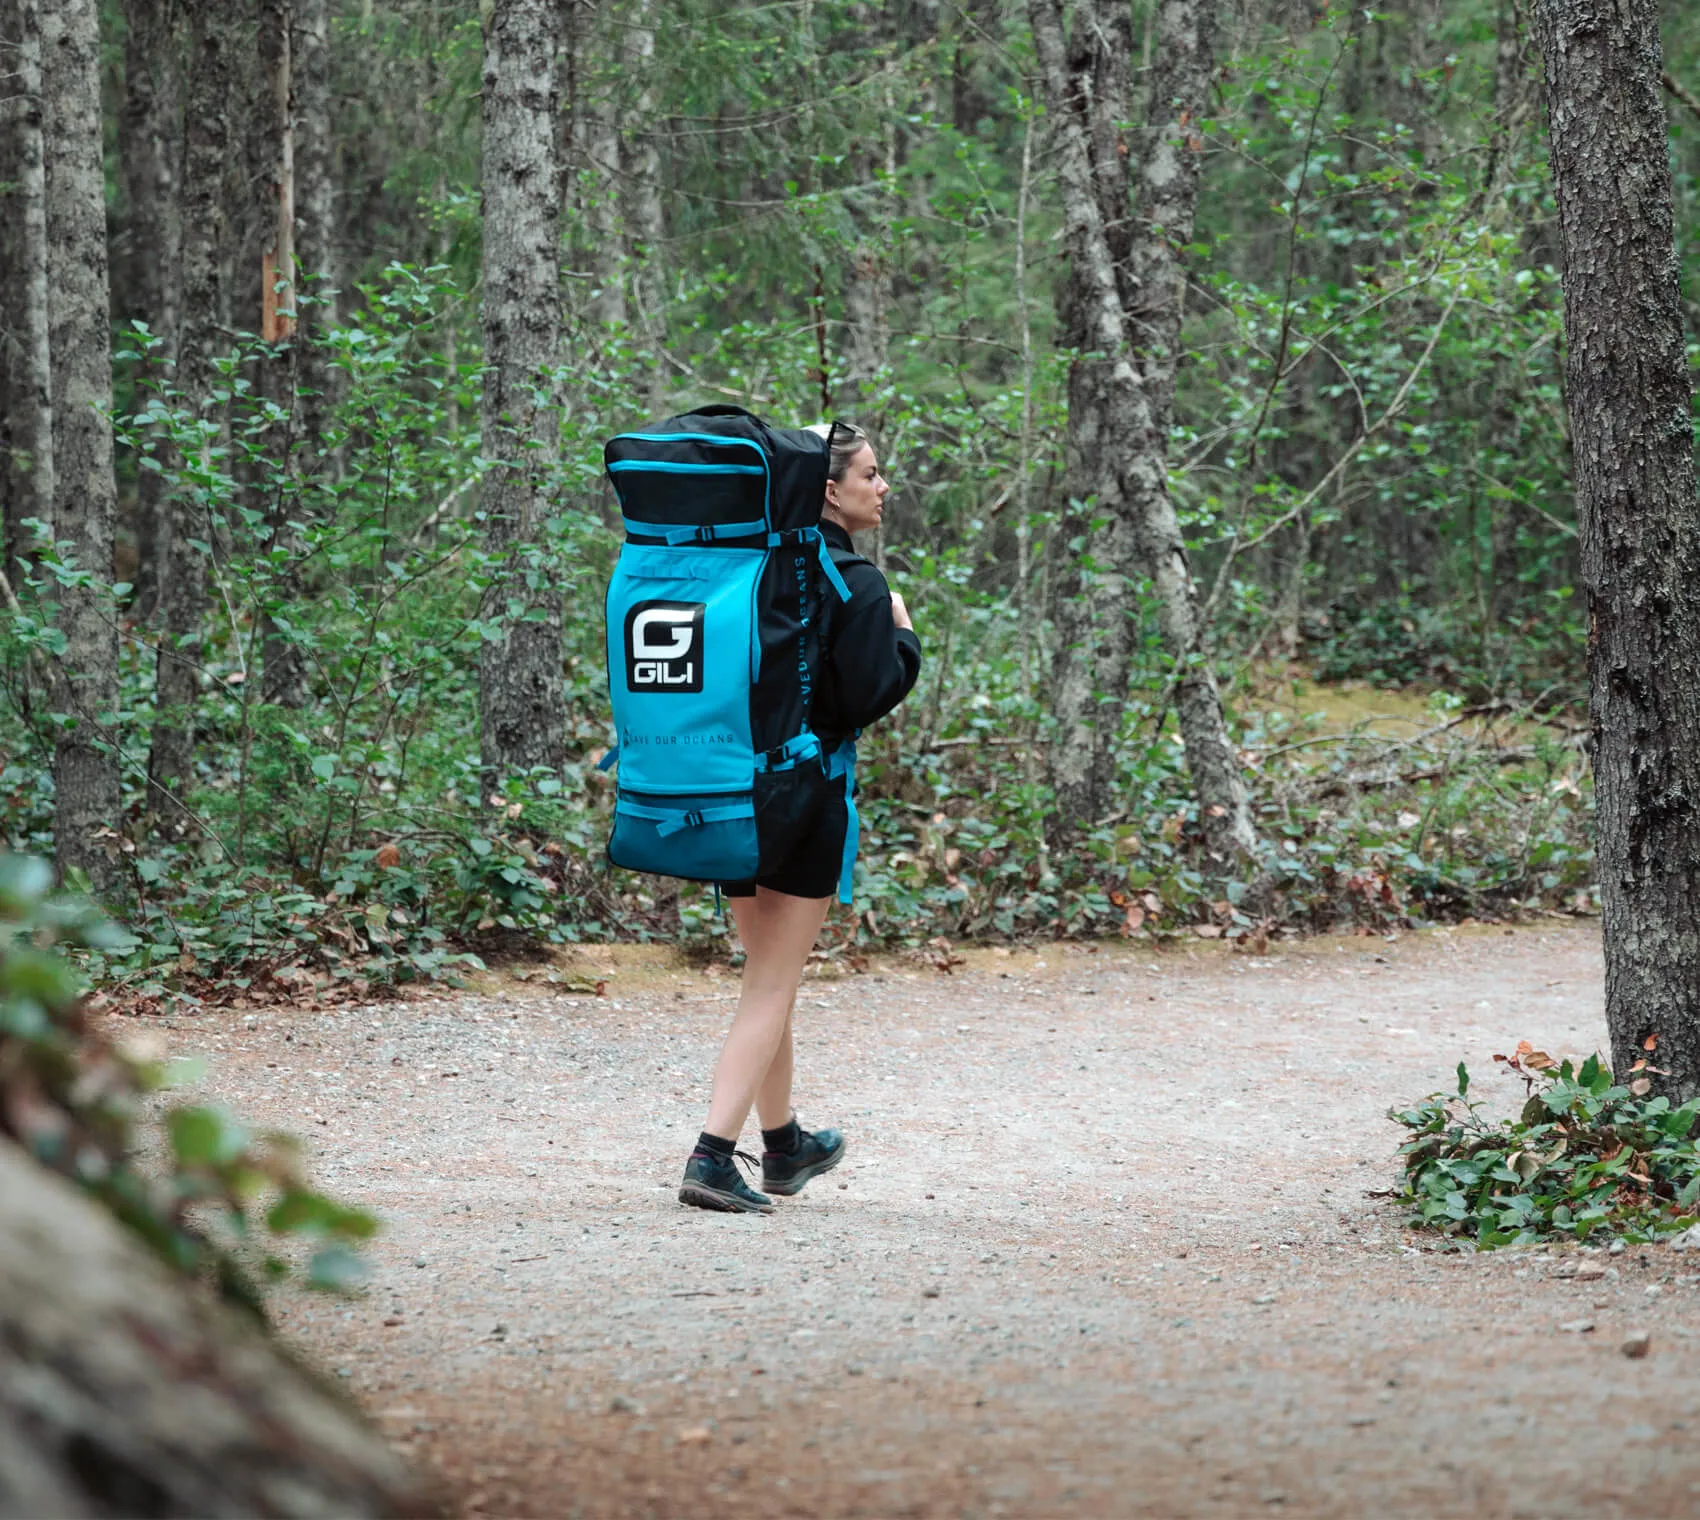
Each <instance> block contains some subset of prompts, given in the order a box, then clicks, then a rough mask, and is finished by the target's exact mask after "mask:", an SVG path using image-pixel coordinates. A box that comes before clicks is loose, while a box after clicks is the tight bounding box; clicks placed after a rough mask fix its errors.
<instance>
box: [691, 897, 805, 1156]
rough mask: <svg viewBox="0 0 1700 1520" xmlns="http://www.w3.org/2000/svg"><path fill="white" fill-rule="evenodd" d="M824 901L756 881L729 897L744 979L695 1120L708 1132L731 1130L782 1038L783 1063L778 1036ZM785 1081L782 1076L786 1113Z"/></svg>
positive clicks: (732, 1136)
mask: <svg viewBox="0 0 1700 1520" xmlns="http://www.w3.org/2000/svg"><path fill="white" fill-rule="evenodd" d="M830 902H831V899H830V898H826V897H821V898H808V897H788V896H786V895H785V893H783V892H770V891H768V890H767V888H765V887H757V888H756V895H755V896H754V897H734V898H733V899H732V917H733V919H734V920H735V921H736V923H737V925H738V938H739V939H741V940H742V941H743V943H744V957H745V958H744V981H743V987H742V990H741V991H740V993H739V996H738V1015H737V1017H736V1018H735V1019H733V1020H732V1029H731V1032H730V1033H728V1034H727V1036H726V1043H725V1045H723V1046H722V1047H721V1050H720V1059H719V1061H718V1062H716V1063H715V1067H714V1092H713V1095H712V1097H711V1098H710V1099H709V1105H708V1123H707V1124H706V1125H704V1126H703V1127H704V1128H705V1129H706V1130H707V1131H708V1133H709V1134H711V1135H719V1136H721V1137H722V1138H723V1139H726V1140H736V1139H737V1138H738V1136H739V1134H740V1133H741V1132H742V1130H743V1128H744V1121H745V1120H746V1119H748V1118H749V1116H750V1107H751V1105H752V1104H753V1103H754V1102H755V1097H756V1092H757V1090H758V1089H759V1088H761V1087H762V1085H763V1081H764V1079H765V1078H766V1077H767V1075H768V1072H769V1070H770V1068H771V1067H772V1066H773V1064H774V1060H775V1058H776V1057H777V1056H778V1055H779V1054H780V1047H781V1045H782V1044H783V1045H784V1046H785V1050H786V1055H785V1060H786V1063H787V1067H789V1062H790V1044H789V1041H788V1040H787V1038H786V1036H787V1032H788V1029H789V1026H790V1020H791V1009H792V1007H793V1005H794V1004H795V1002H796V998H797V984H798V983H799V982H800V981H801V980H802V978H803V966H804V964H805V962H807V960H808V958H809V951H810V950H811V949H813V947H814V943H815V936H816V935H817V934H818V933H819V932H820V926H821V924H822V922H823V921H824V920H825V918H826V910H827V907H828V905H829V904H830ZM789 1088H790V1083H789V1081H787V1083H786V1089H787V1099H786V1101H787V1109H786V1115H785V1117H786V1118H789V1117H790V1110H789ZM779 1122H780V1123H781V1124H783V1123H784V1122H785V1120H784V1119H781V1120H780V1121H779Z"/></svg>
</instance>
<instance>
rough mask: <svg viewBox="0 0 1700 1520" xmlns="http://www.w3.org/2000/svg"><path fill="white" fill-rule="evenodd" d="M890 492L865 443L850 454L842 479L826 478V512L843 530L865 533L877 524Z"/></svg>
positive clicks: (877, 461) (868, 446) (876, 462)
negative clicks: (827, 479)
mask: <svg viewBox="0 0 1700 1520" xmlns="http://www.w3.org/2000/svg"><path fill="white" fill-rule="evenodd" d="M890 494H891V487H890V486H889V485H887V484H886V481H885V477H884V476H883V475H881V474H880V462H879V460H877V459H876V458H875V457H874V449H873V445H872V444H869V443H864V444H863V445H862V447H861V448H860V449H858V450H857V451H856V452H855V453H854V454H853V455H851V457H850V464H849V466H848V468H846V470H845V471H844V479H842V480H829V481H827V483H826V507H827V510H826V515H827V516H828V517H830V518H831V519H832V520H833V521H834V522H836V523H838V525H839V526H840V527H842V528H843V529H844V531H845V532H846V533H866V532H868V531H869V530H870V529H872V528H877V527H878V526H879V521H880V518H881V517H882V516H883V515H884V513H885V499H886V497H887V496H888V495H890Z"/></svg>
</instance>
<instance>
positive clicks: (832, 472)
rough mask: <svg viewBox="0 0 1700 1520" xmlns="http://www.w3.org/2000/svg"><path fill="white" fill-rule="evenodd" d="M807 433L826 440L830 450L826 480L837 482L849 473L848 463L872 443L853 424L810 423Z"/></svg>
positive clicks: (863, 431)
mask: <svg viewBox="0 0 1700 1520" xmlns="http://www.w3.org/2000/svg"><path fill="white" fill-rule="evenodd" d="M809 431H810V432H811V433H818V434H819V435H820V436H821V437H822V438H824V439H826V441H827V445H828V447H829V450H830V453H829V456H828V459H827V465H826V478H827V479H828V480H836V481H839V482H842V481H843V479H844V477H845V475H846V474H848V473H849V470H850V461H851V460H852V459H854V458H855V457H856V456H857V455H858V454H860V453H861V452H862V450H863V448H865V447H866V446H867V445H869V444H871V443H872V442H873V440H872V439H871V438H869V437H868V435H867V432H866V431H865V430H864V429H862V428H859V427H857V426H856V424H855V423H854V422H811V423H810V424H809Z"/></svg>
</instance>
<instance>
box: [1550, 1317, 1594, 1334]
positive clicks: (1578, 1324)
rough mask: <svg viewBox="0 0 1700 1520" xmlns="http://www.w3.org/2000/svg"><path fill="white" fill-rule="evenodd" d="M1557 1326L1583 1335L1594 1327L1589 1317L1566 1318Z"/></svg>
mask: <svg viewBox="0 0 1700 1520" xmlns="http://www.w3.org/2000/svg"><path fill="white" fill-rule="evenodd" d="M1558 1328H1559V1329H1560V1330H1566V1331H1570V1332H1572V1333H1574V1334H1576V1335H1584V1334H1586V1333H1587V1332H1588V1331H1590V1330H1592V1329H1593V1328H1594V1322H1593V1321H1592V1320H1591V1319H1568V1320H1566V1321H1565V1322H1564V1323H1563V1324H1562V1325H1560V1326H1559V1327H1558Z"/></svg>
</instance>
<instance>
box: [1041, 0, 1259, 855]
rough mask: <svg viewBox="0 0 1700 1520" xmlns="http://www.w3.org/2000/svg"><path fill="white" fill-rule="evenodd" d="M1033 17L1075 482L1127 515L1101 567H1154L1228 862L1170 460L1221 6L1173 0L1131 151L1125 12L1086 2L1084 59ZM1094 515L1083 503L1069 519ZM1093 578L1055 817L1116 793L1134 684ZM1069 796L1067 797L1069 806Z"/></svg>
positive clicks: (1165, 12)
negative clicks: (1059, 246) (1059, 205)
mask: <svg viewBox="0 0 1700 1520" xmlns="http://www.w3.org/2000/svg"><path fill="white" fill-rule="evenodd" d="M1031 15H1032V21H1033V32H1034V41H1035V45H1036V48H1037V51H1038V55H1039V65H1040V72H1041V75H1042V77H1043V80H1044V85H1045V94H1046V102H1047V109H1048V112H1049V114H1050V116H1051V118H1052V122H1053V128H1052V130H1053V132H1054V134H1055V146H1056V150H1057V162H1058V168H1059V177H1060V180H1061V184H1062V190H1063V196H1064V202H1065V213H1066V226H1067V232H1068V239H1069V256H1070V270H1069V282H1068V296H1067V312H1066V315H1067V319H1068V325H1069V327H1070V328H1071V329H1072V330H1073V332H1074V333H1075V334H1076V335H1077V343H1076V346H1077V347H1079V348H1081V349H1083V350H1084V351H1085V352H1084V353H1083V354H1082V356H1081V357H1080V358H1079V359H1077V360H1076V363H1075V367H1074V371H1073V373H1071V375H1070V380H1069V431H1070V443H1069V454H1068V458H1069V468H1070V474H1069V480H1068V483H1067V485H1066V489H1067V491H1068V494H1069V497H1070V499H1071V501H1073V502H1079V503H1082V504H1084V503H1085V502H1087V501H1088V500H1089V499H1091V498H1092V497H1095V499H1096V503H1097V510H1098V513H1099V514H1100V515H1102V516H1106V517H1108V518H1110V519H1111V520H1113V521H1115V522H1116V523H1117V525H1118V534H1117V536H1116V537H1111V538H1106V539H1103V540H1101V541H1100V542H1099V543H1098V544H1095V545H1093V552H1094V555H1095V557H1098V558H1100V560H1101V561H1102V562H1101V563H1100V565H1099V567H1098V571H1097V572H1096V573H1105V574H1109V575H1112V576H1113V575H1114V573H1115V571H1116V570H1120V569H1122V567H1123V566H1124V565H1125V566H1126V568H1127V569H1128V570H1131V569H1132V568H1133V567H1134V566H1135V565H1137V566H1138V568H1140V569H1142V570H1143V571H1144V573H1145V574H1146V575H1148V576H1149V577H1150V580H1151V583H1152V589H1153V594H1154V599H1155V602H1156V610H1157V619H1158V627H1159V630H1160V632H1161V634H1162V638H1163V644H1164V648H1165V650H1166V652H1167V654H1168V656H1169V658H1170V659H1171V660H1172V661H1173V663H1174V666H1175V676H1174V701H1175V708H1176V715H1177V718H1178V720H1179V725H1180V730H1181V737H1182V739H1183V741H1184V742H1185V746H1186V757H1187V765H1188V769H1189V771H1190V773H1191V775H1192V781H1193V787H1194V790H1195V791H1196V793H1197V796H1198V802H1199V812H1200V814H1201V821H1202V824H1203V828H1204V833H1205V838H1206V841H1207V843H1208V845H1209V848H1210V850H1211V852H1212V853H1213V854H1214V855H1216V856H1218V857H1220V858H1222V859H1223V860H1228V859H1232V858H1235V857H1238V856H1241V855H1245V854H1249V853H1250V852H1251V851H1252V850H1253V849H1254V847H1255V845H1256V835H1255V833H1254V831H1253V829H1252V824H1251V815H1250V808H1249V805H1248V801H1247V797H1246V791H1245V783H1244V780H1243V778H1242V777H1241V775H1240V770H1239V765H1238V760H1237V757H1236V756H1235V753H1234V749H1233V745H1232V743H1231V741H1230V740H1229V738H1228V732H1227V723H1226V720H1225V718H1224V715H1223V711H1222V700H1221V695H1220V693H1219V691H1218V690H1217V686H1216V678H1215V674H1214V672H1213V671H1212V670H1211V668H1210V666H1209V663H1208V662H1207V660H1205V659H1204V658H1203V656H1202V651H1201V648H1200V645H1201V634H1202V632H1203V630H1202V629H1201V628H1200V627H1199V622H1198V596H1197V587H1196V585H1195V583H1194V581H1193V578H1192V572H1191V568H1190V566H1189V564H1188V561H1187V556H1186V545H1185V541H1184V538H1183V536H1182V534H1181V530H1180V522H1179V519H1178V518H1177V517H1176V514H1175V509H1174V503H1173V501H1172V500H1171V499H1170V496H1169V491H1168V473H1167V462H1166V456H1167V442H1168V428H1169V419H1170V414H1171V412H1172V409H1173V402H1174V385H1175V366H1176V356H1177V351H1178V346H1179V338H1180V322H1181V314H1182V295H1183V292H1184V279H1183V275H1182V271H1181V267H1180V263H1179V256H1178V250H1179V248H1180V247H1182V246H1184V245H1185V243H1186V242H1187V241H1188V240H1190V238H1191V236H1192V224H1193V210H1194V207H1195V205H1196V201H1197V195H1198V157H1197V153H1198V149H1199V148H1200V147H1201V146H1202V144H1201V143H1199V142H1198V140H1197V131H1196V128H1195V127H1194V126H1193V125H1192V123H1193V122H1194V121H1196V120H1197V118H1198V117H1199V116H1200V115H1201V114H1202V112H1203V109H1204V105H1205V101H1206V94H1207V91H1208V88H1209V82H1210V67H1211V46H1210V43H1211V33H1210V13H1209V10H1208V8H1207V7H1205V6H1203V5H1201V4H1199V3H1198V0H1163V4H1162V8H1161V11H1160V13H1159V15H1158V18H1157V48H1156V51H1157V60H1158V61H1157V65H1156V69H1155V77H1154V78H1153V81H1152V87H1151V99H1150V104H1149V107H1148V110H1147V119H1148V127H1147V130H1146V134H1145V144H1144V149H1143V152H1141V153H1139V154H1137V155H1135V154H1133V153H1131V152H1127V151H1125V147H1126V145H1125V142H1124V141H1122V140H1121V138H1120V134H1119V131H1118V130H1117V127H1116V123H1117V122H1118V121H1124V120H1126V114H1125V109H1124V107H1123V106H1122V105H1121V103H1120V98H1119V97H1120V96H1121V95H1122V93H1123V87H1122V85H1121V83H1120V80H1121V75H1120V72H1119V69H1118V66H1117V60H1118V59H1123V58H1126V57H1127V56H1128V55H1129V53H1130V52H1131V42H1130V40H1129V39H1124V38H1123V37H1122V36H1121V32H1122V31H1123V30H1125V28H1123V27H1122V25H1121V23H1122V21H1123V20H1124V19H1125V18H1123V17H1122V15H1121V12H1120V11H1119V9H1118V8H1117V7H1114V6H1107V7H1106V8H1105V9H1104V10H1103V12H1102V13H1100V12H1099V11H1098V10H1097V8H1096V0H1082V4H1081V6H1080V7H1079V8H1078V11H1077V18H1076V37H1077V39H1083V45H1082V46H1081V47H1080V48H1079V49H1078V50H1077V52H1076V53H1075V55H1074V56H1072V57H1071V56H1070V55H1069V53H1068V51H1067V49H1066V45H1065V42H1064V31H1063V17H1062V4H1061V0H1031ZM1099 38H1104V39H1106V43H1105V44H1103V45H1100V44H1099V42H1098V39H1099ZM1108 39H1115V40H1113V41H1109V40H1108ZM1135 160H1137V164H1138V181H1137V182H1138V186H1139V191H1140V206H1139V216H1138V219H1137V221H1136V222H1134V223H1133V224H1132V228H1131V232H1130V234H1129V236H1128V237H1127V239H1126V243H1125V253H1123V252H1122V239H1121V237H1120V235H1119V233H1118V227H1119V226H1120V225H1122V224H1123V223H1125V221H1126V212H1125V210H1123V209H1122V208H1124V207H1126V206H1127V204H1128V200H1129V191H1128V188H1127V187H1126V185H1125V180H1124V179H1122V178H1121V177H1120V176H1119V175H1118V174H1117V172H1116V166H1117V164H1118V163H1125V164H1129V165H1131V164H1132V163H1133V162H1134V161H1135ZM1122 173H1123V174H1125V173H1126V171H1125V170H1123V171H1122ZM1107 202H1109V203H1111V204H1106V203H1107ZM1083 521H1084V512H1083V508H1079V507H1077V508H1076V509H1075V524H1076V525H1077V526H1078V525H1079V524H1081V523H1082V522H1083ZM1078 536H1079V535H1078V534H1077V537H1078ZM1120 545H1126V546H1128V547H1131V549H1132V550H1133V551H1134V553H1133V554H1132V555H1131V556H1130V557H1129V559H1126V560H1120V556H1121V555H1122V554H1124V553H1126V552H1127V551H1126V549H1125V548H1122V547H1120ZM1106 551H1107V552H1106ZM1111 555H1115V556H1117V559H1118V560H1120V562H1119V563H1117V562H1116V561H1115V560H1111V559H1110V556H1111ZM1090 589H1092V590H1093V592H1094V593H1095V596H1096V599H1097V600H1098V601H1099V603H1100V606H1099V607H1098V608H1096V609H1092V612H1094V613H1100V614H1102V621H1101V622H1099V621H1098V618H1097V617H1096V616H1094V617H1093V621H1094V622H1095V623H1097V626H1096V628H1095V630H1094V638H1095V640H1096V642H1095V644H1093V645H1092V646H1091V647H1090V649H1088V648H1087V647H1085V646H1084V645H1083V643H1082V641H1081V640H1080V639H1078V638H1075V639H1072V640H1070V641H1069V642H1070V643H1072V645H1073V648H1072V652H1071V654H1070V655H1069V657H1068V661H1067V662H1065V664H1064V665H1063V667H1062V669H1061V670H1060V671H1059V679H1058V683H1057V684H1058V699H1059V717H1060V718H1061V720H1062V723H1063V730H1064V731H1063V734H1062V735H1061V736H1059V743H1058V745H1057V746H1056V749H1057V750H1058V751H1059V753H1058V755H1057V757H1056V760H1055V761H1054V765H1055V767H1056V770H1055V774H1054V777H1053V779H1054V780H1055V781H1056V783H1057V786H1058V793H1059V796H1058V810H1057V811H1058V815H1059V832H1064V831H1066V830H1067V829H1069V828H1070V827H1071V826H1072V827H1073V828H1076V829H1078V828H1080V827H1082V826H1084V825H1085V824H1087V823H1089V822H1090V821H1091V817H1092V816H1093V815H1094V814H1095V813H1096V812H1097V810H1098V809H1099V808H1100V807H1101V805H1102V803H1103V801H1104V788H1105V787H1106V786H1107V785H1108V772H1109V756H1110V746H1111V745H1112V744H1113V742H1114V739H1115V735H1116V732H1117V729H1118V728H1119V725H1120V721H1121V712H1122V700H1123V696H1124V693H1125V686H1126V673H1127V650H1128V630H1127V628H1126V625H1125V610H1124V611H1123V613H1122V616H1121V617H1120V618H1118V617H1116V616H1115V614H1114V612H1113V611H1112V609H1111V608H1110V607H1109V606H1108V605H1107V603H1108V601H1109V594H1108V593H1107V592H1106V591H1105V589H1104V585H1103V584H1102V583H1099V584H1097V585H1095V586H1094V587H1092V588H1090ZM1076 607H1077V616H1082V617H1083V616H1088V615H1091V614H1089V613H1088V612H1086V611H1084V610H1082V609H1081V608H1080V604H1079V601H1078V600H1077V602H1076ZM1069 631H1070V630H1066V629H1065V630H1062V632H1063V633H1065V635H1066V633H1067V632H1069ZM1079 661H1085V662H1087V665H1088V668H1090V669H1091V670H1092V672H1093V674H1092V676H1091V678H1090V679H1088V678H1087V677H1086V676H1085V674H1084V672H1082V671H1079V670H1076V669H1074V668H1073V662H1079ZM1064 700H1066V702H1067V706H1066V707H1064V706H1063V705H1062V703H1063V701H1064ZM1088 734H1090V736H1091V737H1090V745H1089V748H1090V752H1091V754H1092V757H1093V759H1092V762H1091V763H1090V764H1084V765H1083V764H1082V761H1081V757H1080V755H1079V754H1078V753H1074V754H1070V753H1068V751H1070V750H1071V749H1075V748H1076V747H1078V746H1081V745H1084V744H1086V742H1087V740H1086V736H1087V735H1088ZM1065 798H1066V799H1067V805H1068V806H1069V807H1070V808H1071V809H1072V811H1071V812H1070V814H1069V816H1068V817H1067V818H1066V819H1064V818H1063V817H1062V816H1061V815H1062V814H1063V809H1064V805H1065Z"/></svg>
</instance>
